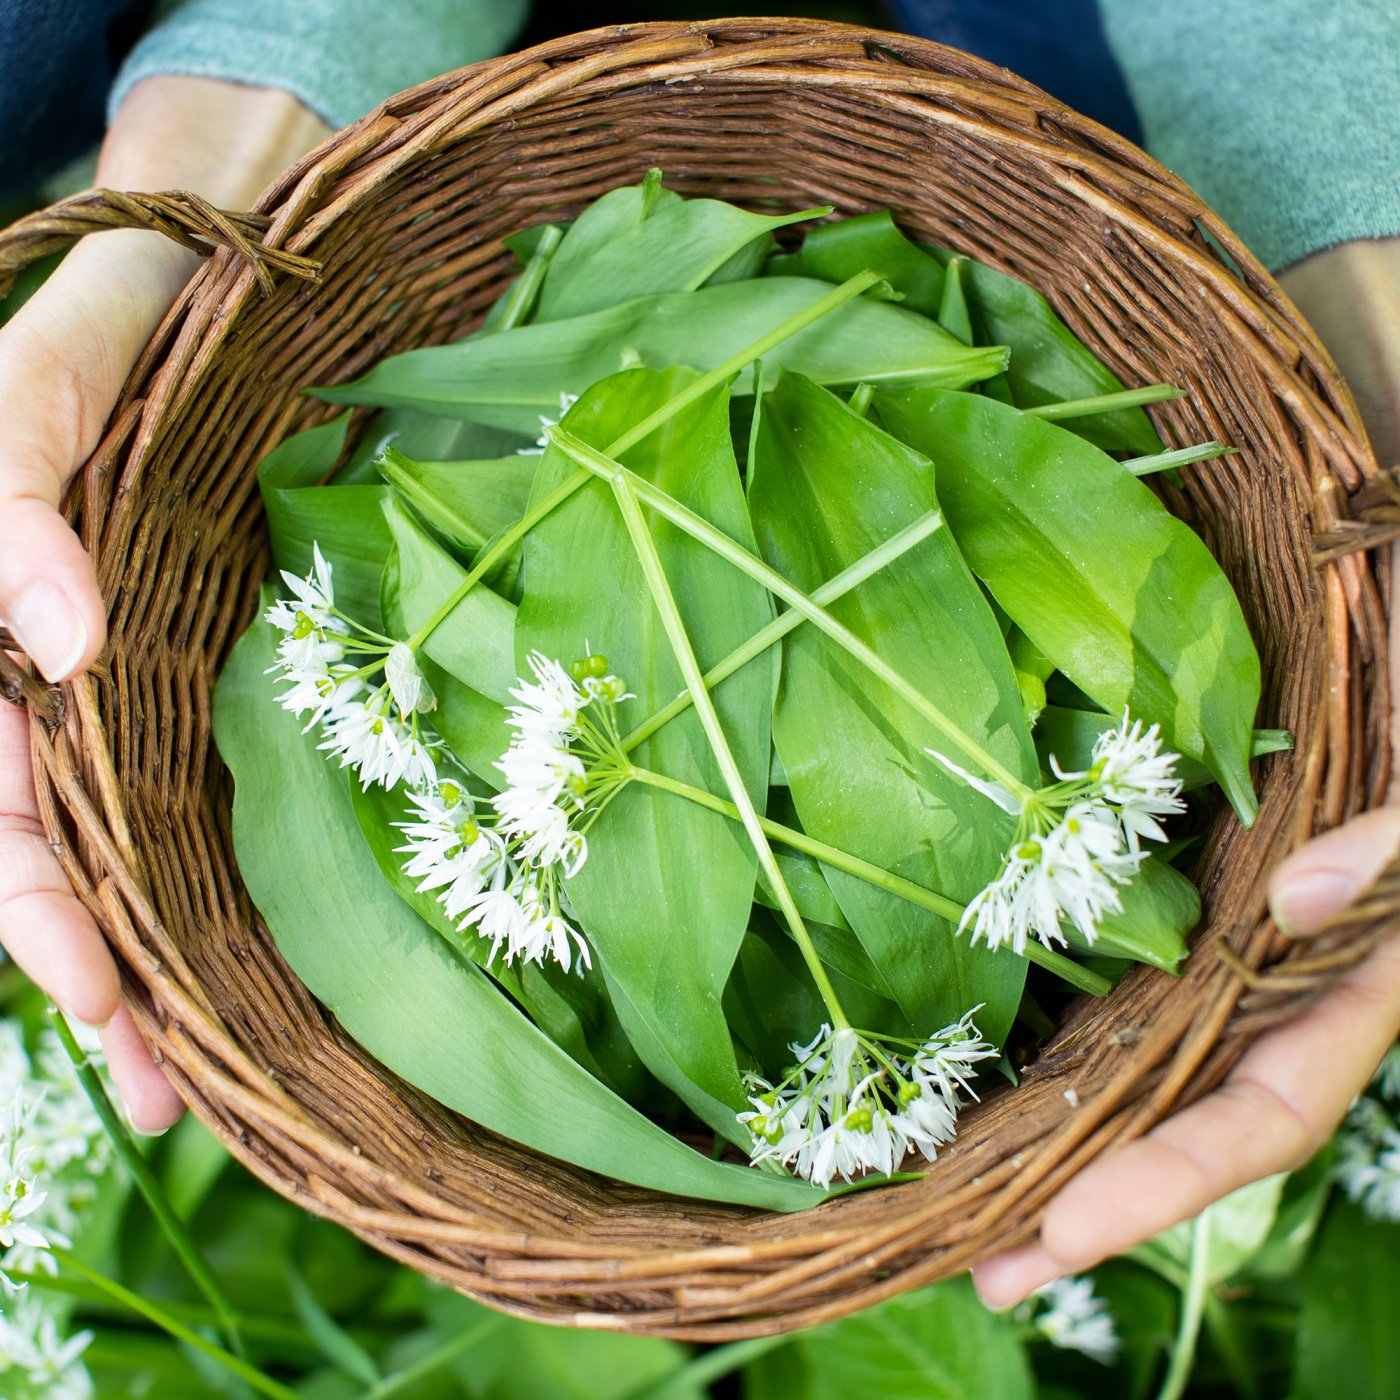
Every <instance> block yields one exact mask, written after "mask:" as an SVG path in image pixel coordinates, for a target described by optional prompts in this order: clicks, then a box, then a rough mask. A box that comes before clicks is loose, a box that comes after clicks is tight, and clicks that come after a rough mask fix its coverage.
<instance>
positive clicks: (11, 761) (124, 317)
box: [0, 77, 328, 1132]
mask: <svg viewBox="0 0 1400 1400" xmlns="http://www.w3.org/2000/svg"><path fill="white" fill-rule="evenodd" d="M327 134H328V128H327V127H326V126H325V125H324V123H322V122H321V120H320V119H319V118H318V117H316V116H314V115H313V114H312V113H311V112H309V111H308V110H307V109H306V108H305V107H303V106H302V105H301V104H300V103H299V102H298V101H297V100H296V99H295V98H293V97H291V96H289V95H288V94H286V93H283V92H278V91H275V90H273V89H269V88H253V87H245V86H242V85H239V84H234V83H225V82H217V81H214V80H210V79H203V78H182V77H169V78H151V79H147V80H146V81H145V82H143V83H140V84H139V85H137V86H136V87H135V88H133V89H132V91H131V93H130V95H129V96H128V98H127V99H126V101H125V102H124V103H123V104H122V108H121V111H120V112H119V113H118V115H117V118H116V120H115V121H114V122H113V124H112V129H111V131H110V132H109V134H108V137H107V140H106V141H105V142H104V145H103V150H102V155H101V159H100V161H99V165H98V171H97V179H98V184H99V185H106V186H109V187H112V188H116V189H141V190H163V189H172V188H176V189H188V190H193V191H194V192H195V193H197V194H200V195H203V196H204V197H205V198H206V199H209V200H210V201H211V202H212V203H214V204H217V205H220V206H221V207H224V208H232V209H245V208H247V207H248V206H249V205H250V204H251V203H252V202H253V201H254V199H255V198H256V197H257V195H258V193H259V192H260V191H261V190H262V188H263V187H264V186H265V185H266V184H267V183H268V181H269V180H270V179H271V178H272V177H273V176H274V175H275V174H277V172H278V171H279V170H281V169H282V167H283V166H285V165H286V164H288V163H289V162H290V161H292V160H294V159H295V158H296V157H297V156H299V155H301V154H302V153H303V152H305V151H307V150H309V149H310V148H311V147H312V146H313V145H315V144H316V142H318V141H319V140H321V139H322V138H323V137H324V136H326V135H327ZM198 265H199V258H198V257H197V256H196V255H195V254H193V253H190V252H188V251H187V250H185V249H182V248H179V247H177V246H175V245H174V244H172V243H169V242H168V241H166V240H165V239H164V238H162V237H161V236H160V235H158V234H152V233H141V232H126V231H120V232H112V233H101V234H96V235H93V236H91V237H89V238H88V239H86V240H84V241H83V242H82V243H81V244H79V245H78V247H76V248H75V249H74V250H73V252H72V253H70V254H69V255H68V257H67V258H65V260H64V261H63V263H62V264H61V265H60V267H59V268H58V269H57V270H56V271H55V272H54V274H53V275H52V276H51V277H50V278H49V279H48V281H47V282H46V283H45V284H44V286H43V287H42V288H40V290H39V291H38V292H37V293H36V294H35V295H34V296H33V297H32V298H31V299H30V300H29V301H28V302H27V303H26V304H25V305H24V306H23V307H22V308H21V309H20V311H19V313H18V314H17V315H16V316H15V317H14V319H13V320H12V321H11V322H10V323H9V325H7V326H6V327H5V328H4V330H3V331H0V425H3V426H0V618H4V619H5V621H6V624H7V625H8V627H9V629H10V631H11V633H12V634H13V635H14V637H15V639H16V640H17V641H18V642H19V643H20V645H21V646H23V647H24V649H25V651H26V652H28V654H29V656H30V658H31V659H32V660H33V661H34V663H35V665H36V666H37V667H38V668H39V670H40V671H41V672H42V673H43V675H44V676H45V678H46V679H48V680H50V681H60V680H66V679H68V678H69V677H71V676H75V675H78V674H79V673H80V672H82V671H83V670H84V669H85V668H86V667H88V666H90V665H91V664H92V662H93V661H94V659H95V658H96V657H97V654H98V652H99V651H100V650H101V648H102V645H103V642H104V640H105V634H106V610H105V607H104V605H103V602H102V599H101V597H100V596H99V594H98V590H97V578H96V574H95V572H94V570H93V566H92V561H91V560H90V559H89V558H88V557H87V555H86V554H85V553H84V551H83V548H82V545H81V544H80V543H79V541H78V538H77V536H76V535H75V534H74V533H73V532H72V530H71V529H69V527H68V525H67V523H66V522H65V521H64V519H63V517H62V516H61V515H60V514H59V510H58V505H59V501H60V499H61V497H62V494H63V490H64V488H65V486H66V485H67V482H68V480H69V478H70V477H71V476H72V474H73V472H74V470H75V469H76V468H77V467H78V466H79V465H80V464H81V463H82V462H83V461H84V460H85V459H86V458H87V456H88V455H89V454H90V453H91V452H92V450H93V449H94V448H95V447H96V445H97V442H98V440H99V438H100V436H101V433H102V429H103V427H104V426H105V424H106V421H107V418H108V415H109V414H110V412H111V410H112V407H113V405H114V404H115V403H116V400H117V396H118V394H119V393H120V392H121V387H122V384H123V382H124V381H125V379H126V376H127V374H128V372H129V371H130V369H131V367H132V365H133V364H135V362H136V359H137V357H138V356H139V355H140V353H141V351H142V349H144V347H145V345H146V343H147V341H148V340H149V339H150V337H151V335H152V333H153V332H154V331H155V329H156V327H157V326H158V325H159V324H160V320H161V318H162V317H163V316H164V314H165V312H166V311H167V310H168V309H169V307H170V305H171V303H172V302H173V301H174V300H175V298H176V297H177V296H178V295H179V292H180V289H181V288H182V287H183V286H184V284H185V283H186V282H187V281H188V280H189V278H190V276H191V275H192V274H193V272H194V270H195V268H196V267H197V266H198ZM0 943H3V944H4V946H5V948H6V949H7V950H8V952H9V953H10V955H11V956H12V957H13V958H14V960H15V962H16V963H18V964H19V965H20V967H21V968H23V969H24V971H25V972H26V973H27V974H28V975H29V976H30V977H31V978H33V980H34V981H35V982H37V983H38V984H39V985H40V986H41V987H42V988H43V989H44V990H45V991H46V992H48V994H49V995H50V996H51V997H53V999H54V1001H55V1002H57V1003H58V1005H59V1007H60V1008H61V1009H62V1010H63V1011H64V1012H65V1013H66V1014H68V1015H70V1016H72V1017H74V1018H75V1019H77V1020H80V1021H84V1022H87V1023H88V1024H90V1025H96V1026H101V1027H102V1028H103V1029H102V1043H103V1048H104V1050H105V1051H106V1054H107V1060H108V1065H109V1067H110V1070H111V1074H112V1078H113V1080H114V1082H115V1084H116V1086H117V1089H118V1091H119V1093H120V1094H121V1096H122V1099H123V1101H124V1103H125V1104H126V1108H127V1113H128V1115H129V1117H130V1119H131V1121H132V1124H133V1125H134V1126H135V1127H136V1128H138V1129H139V1130H142V1131H145V1132H159V1131H162V1130H163V1129H165V1128H167V1127H169V1126H170V1124H171V1123H173V1122H174V1121H175V1120H176V1119H177V1118H178V1117H179V1116H180V1114H181V1113H182V1112H183V1111H184V1106H183V1104H182V1103H181V1101H180V1099H179V1098H178V1096H177V1095H176V1093H175V1091H174V1089H173V1088H172V1087H171V1086H170V1084H169V1082H168V1081H167V1080H166V1078H165V1076H164V1075H163V1074H162V1073H161V1071H160V1070H159V1069H158V1067H157V1066H156V1064H155V1062H154V1061H153V1060H152V1058H151V1054H150V1051H149V1050H148V1049H147V1048H146V1044H145V1042H144V1041H143V1040H142V1038H141V1035H140V1033H139V1032H138V1030H137V1028H136V1024H135V1022H134V1021H133V1019H132V1017H131V1013H130V1012H129V1011H128V1010H126V1009H125V1008H124V1007H122V1006H121V1004H120V983H119V980H118V977H117V970H116V965H115V963H114V962H113V960H112V956H111V953H110V952H109V951H108V949H107V945H106V943H105V942H104V941H103V938H102V935H101V934H100V933H99V932H98V930H97V927H96V925H95V924H94V923H93V921H92V918H91V916H90V915H89V914H88V913H87V911H86V909H85V908H84V907H83V906H82V904H80V903H79V901H78V900H77V898H76V897H75V895H74V894H73V891H72V889H71V887H70V886H69V883H68V880H67V878H66V877H65V876H64V874H63V871H62V869H61V867H60V866H59V864H58V861H57V859H56V857H55V855H54V852H53V851H52V849H51V848H50V847H49V845H48V842H47V840H46V838H45V835H44V831H43V827H42V826H41V825H40V822H39V815H38V809H37V806H36V803H35V795H34V783H33V774H32V772H31V768H30V755H29V747H28V722H27V720H26V719H25V717H24V716H23V715H22V714H21V713H20V711H18V710H16V709H13V708H11V707H10V706H8V705H4V704H0Z"/></svg>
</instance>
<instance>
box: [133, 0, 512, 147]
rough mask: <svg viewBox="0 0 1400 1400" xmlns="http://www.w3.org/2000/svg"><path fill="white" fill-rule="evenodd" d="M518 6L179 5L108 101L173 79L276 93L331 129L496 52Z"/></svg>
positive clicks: (377, 2) (259, 0) (475, 1)
mask: <svg viewBox="0 0 1400 1400" xmlns="http://www.w3.org/2000/svg"><path fill="white" fill-rule="evenodd" d="M527 10H528V4H527V0H395V2H394V3H386V0H183V3H177V4H169V3H167V4H165V5H164V6H162V7H160V8H159V9H158V10H157V19H156V22H155V24H154V25H153V26H152V27H151V29H150V30H149V31H148V32H147V33H146V34H145V35H144V36H143V37H142V38H141V40H140V42H139V43H138V44H137V45H136V47H135V48H134V49H133V50H132V51H131V53H130V54H129V55H128V57H127V59H126V62H125V63H124V64H123V65H122V68H121V71H120V72H119V73H118V74H117V81H116V83H115V85H114V86H113V89H112V95H111V99H110V101H109V104H108V111H109V113H114V112H115V111H116V110H117V108H118V107H119V106H120V105H121V100H122V98H123V97H125V96H126V94H127V92H129V91H130V89H131V88H132V86H133V85H134V84H136V83H138V82H140V81H141V79H142V78H149V77H153V76H155V75H157V74H161V73H181V74H187V75H190V76H193V77H200V78H224V79H227V80H229V81H231V82H236V83H251V84H255V85H257V86H260V87H275V88H282V89H284V90H285V91H287V92H290V93H292V94H294V95H295V96H296V97H298V98H300V99H301V101H302V102H303V103H305V104H306V106H308V107H309V108H310V109H311V110H312V111H313V112H315V113H317V115H318V116H320V117H322V118H324V119H325V120H326V121H327V122H329V123H330V124H331V126H334V127H340V126H344V125H345V124H346V123H347V122H351V121H354V119H355V118H356V117H360V116H363V115H364V114H365V113H366V112H368V111H369V110H370V109H371V108H373V107H376V106H378V105H379V103H381V102H382V101H384V99H385V98H386V97H391V96H392V95H393V94H394V93H396V92H398V91H400V90H401V89H402V88H406V87H412V86H413V85H414V84H415V83H420V82H422V81H424V79H426V78H431V77H434V76H435V75H437V74H438V73H444V72H447V71H448V70H450V69H453V68H460V67H462V66H463V65H464V64H467V63H475V62H476V61H477V60H478V59H482V58H490V57H492V56H493V55H495V54H498V53H501V52H503V51H504V50H505V48H506V47H507V45H509V43H510V41H511V40H512V39H513V38H514V37H515V35H516V34H517V33H518V32H519V30H520V27H521V25H522V24H523V23H524V20H525V16H526V13H527Z"/></svg>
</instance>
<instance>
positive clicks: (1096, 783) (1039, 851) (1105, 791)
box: [929, 710, 1185, 954]
mask: <svg viewBox="0 0 1400 1400" xmlns="http://www.w3.org/2000/svg"><path fill="white" fill-rule="evenodd" d="M929 752H930V753H931V754H932V755H933V757H934V758H936V759H937V760H938V761H939V762H940V763H942V764H943V766H944V767H945V768H947V769H948V770H949V771H950V772H953V773H956V774H957V775H958V776H959V777H961V778H962V779H963V780H964V781H965V782H967V783H968V784H969V785H971V786H972V787H973V788H975V789H976V790H977V791H978V792H980V793H982V794H983V795H984V796H986V797H989V798H990V799H991V800H992V801H993V802H995V803H996V804H997V805H998V806H999V807H1001V808H1002V809H1003V810H1004V811H1007V812H1010V813H1011V814H1012V815H1013V816H1015V817H1017V818H1018V825H1017V831H1016V836H1015V839H1014V840H1013V841H1012V844H1011V847H1010V849H1009V850H1008V851H1007V853H1006V857H1005V863H1004V864H1003V866H1002V869H1001V871H1000V873H999V874H998V875H997V877H996V879H994V880H993V881H992V882H991V883H990V884H989V885H987V886H986V888H985V889H983V890H981V891H980V892H979V893H978V894H977V895H976V896H975V897H974V898H973V900H972V901H971V903H970V904H969V905H968V906H967V909H966V911H965V912H964V914H963V917H962V921H961V923H960V924H959V925H958V932H959V933H961V932H962V931H963V930H964V929H966V928H968V927H969V925H970V926H971V928H972V941H973V942H974V943H976V942H977V941H978V939H984V940H985V941H986V943H987V945H988V946H989V947H991V948H999V947H1000V946H1001V945H1002V944H1004V943H1009V944H1010V945H1011V947H1012V948H1013V949H1014V950H1015V951H1016V952H1017V953H1018V954H1024V953H1025V949H1026V940H1027V939H1028V938H1031V937H1035V938H1038V939H1039V940H1040V941H1041V942H1042V943H1044V944H1045V945H1046V946H1047V947H1049V946H1051V945H1052V944H1055V943H1064V942H1065V936H1064V932H1063V929H1062V927H1061V925H1062V923H1063V921H1064V920H1065V919H1069V921H1070V922H1071V923H1072V924H1074V925H1075V927H1077V928H1078V929H1079V930H1080V932H1081V933H1083V934H1084V936H1085V937H1086V938H1088V939H1089V940H1090V941H1091V942H1092V941H1093V939H1094V938H1095V936H1096V935H1097V933H1098V925H1099V920H1100V919H1102V918H1103V917H1104V916H1105V915H1106V914H1116V913H1118V912H1120V911H1121V910H1122V908H1123V898H1122V895H1121V894H1120V893H1119V889H1120V887H1121V886H1122V885H1125V884H1127V883H1128V882H1129V881H1130V880H1131V879H1132V877H1133V876H1134V875H1135V874H1136V873H1137V869H1138V866H1139V865H1140V864H1141V863H1142V860H1143V855H1144V852H1143V850H1142V844H1141V843H1142V839H1143V838H1144V837H1146V838H1149V839H1151V840H1154V841H1164V840H1166V832H1165V831H1163V830H1162V826H1161V823H1160V820H1159V819H1160V818H1162V817H1166V816H1170V815H1171V814H1173V813H1175V812H1181V811H1183V810H1184V806H1185V804H1184V803H1183V802H1182V800H1181V795H1180V794H1181V781H1180V779H1179V778H1177V777H1175V776H1174V770H1175V766H1176V762H1177V755H1176V754H1174V753H1172V752H1170V751H1164V750H1163V748H1162V742H1161V737H1160V734H1159V731H1158V727H1157V726H1156V725H1155V724H1154V725H1153V726H1152V727H1151V728H1150V729H1147V730H1144V729H1143V726H1142V721H1141V720H1131V722H1130V717H1129V715H1128V713H1127V711H1126V710H1125V711H1124V713H1123V720H1122V723H1121V724H1120V725H1118V727H1117V728H1115V729H1110V730H1107V731H1105V732H1104V733H1103V734H1101V735H1099V738H1098V740H1097V742H1096V743H1095V744H1094V751H1093V758H1092V762H1091V764H1090V766H1089V767H1088V768H1086V769H1084V770H1083V771H1082V772H1066V771H1064V770H1063V769H1061V768H1060V766H1059V764H1058V763H1056V762H1055V760H1054V759H1053V758H1052V759H1051V760H1050V762H1051V767H1052V768H1053V770H1054V773H1055V777H1056V779H1057V781H1056V782H1054V783H1052V784H1051V785H1050V786H1049V787H1045V788H1041V789H1040V790H1039V791H1038V792H1036V793H1034V794H1032V795H1031V797H1030V798H1028V799H1026V800H1025V801H1022V800H1020V799H1018V798H1017V797H1016V796H1014V795H1013V794H1012V793H1010V792H1008V791H1007V790H1006V789H1005V788H1004V787H1002V786H1001V785H1000V784H999V783H993V782H988V781H986V780H984V779H981V778H978V777H976V776H975V775H974V774H972V773H969V772H967V771H966V770H965V769H963V768H960V767H959V766H958V765H957V764H956V763H954V762H953V761H952V760H951V759H949V758H946V757H945V756H944V755H942V754H940V753H935V752H934V751H933V750H932V749H930V750H929Z"/></svg>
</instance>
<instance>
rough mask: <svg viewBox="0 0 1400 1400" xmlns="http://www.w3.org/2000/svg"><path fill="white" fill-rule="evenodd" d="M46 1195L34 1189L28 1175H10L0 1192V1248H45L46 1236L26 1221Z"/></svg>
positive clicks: (46, 1245)
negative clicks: (26, 1217)
mask: <svg viewBox="0 0 1400 1400" xmlns="http://www.w3.org/2000/svg"><path fill="white" fill-rule="evenodd" d="M47 1197H48V1192H47V1191H40V1190H38V1189H37V1188H36V1184H35V1182H34V1181H33V1180H32V1179H30V1178H27V1177H22V1176H12V1177H11V1178H10V1179H9V1180H8V1181H7V1182H6V1183H5V1185H4V1188H3V1190H2V1191H0V1248H3V1249H13V1248H14V1247H15V1245H17V1244H22V1245H27V1246H28V1247H29V1248H30V1249H47V1248H48V1247H49V1240H48V1237H47V1236H46V1235H45V1234H44V1232H43V1231H42V1230H36V1229H35V1228H34V1226H33V1225H31V1224H29V1223H28V1222H27V1221H26V1220H25V1216H27V1215H33V1214H34V1212H35V1211H36V1210H38V1209H39V1207H40V1206H42V1205H43V1204H44V1201H45V1200H46V1199H47Z"/></svg>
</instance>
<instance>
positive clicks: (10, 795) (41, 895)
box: [0, 702, 119, 1026]
mask: <svg viewBox="0 0 1400 1400" xmlns="http://www.w3.org/2000/svg"><path fill="white" fill-rule="evenodd" d="M0 943H3V944H4V946H5V948H6V949H7V950H8V951H9V953H10V956H11V957H13V958H14V960H15V962H17V963H18V964H19V965H20V967H21V968H23V969H24V971H25V972H26V973H27V974H28V976H29V977H30V978H32V979H33V980H34V981H35V982H37V983H38V984H39V986H41V987H42V988H43V989H44V990H45V991H46V992H47V993H48V994H49V995H50V996H51V997H52V998H53V999H54V1001H56V1002H57V1003H58V1005H59V1006H60V1007H61V1008H62V1009H63V1010H64V1012H65V1013H67V1014H68V1015H71V1016H72V1017H73V1018H74V1019H75V1020H79V1021H85V1022H87V1024H88V1025H95V1026H100V1025H102V1024H103V1023H104V1022H105V1021H107V1020H109V1019H110V1018H111V1016H112V1013H113V1012H114V1011H115V1010H116V1008H117V999H118V992H119V986H118V979H117V969H116V964H115V963H113V961H112V955H111V953H110V952H109V951H108V948H107V944H106V942H105V941H104V940H103V938H102V935H101V934H100V933H99V932H98V930H97V925H96V924H94V923H93V921H92V917H91V915H90V914H89V913H88V912H87V910H86V909H84V908H83V906H82V905H81V904H80V903H79V902H78V899H77V897H76V896H75V895H74V893H73V887H72V886H71V885H70V884H69V883H68V877H67V876H66V875H65V874H64V873H63V870H62V867H61V866H60V865H59V863H58V860H57V859H56V858H55V856H54V853H53V851H52V849H51V848H50V847H49V844H48V841H47V840H46V839H45V836H44V832H43V828H42V827H41V826H40V824H39V819H38V811H37V808H36V806H35V802H34V782H33V775H32V773H31V771H30V758H29V722H28V720H27V719H26V718H25V716H24V714H23V713H22V712H21V711H20V710H17V709H14V708H13V707H12V706H9V705H6V704H4V703H3V702H0Z"/></svg>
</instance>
